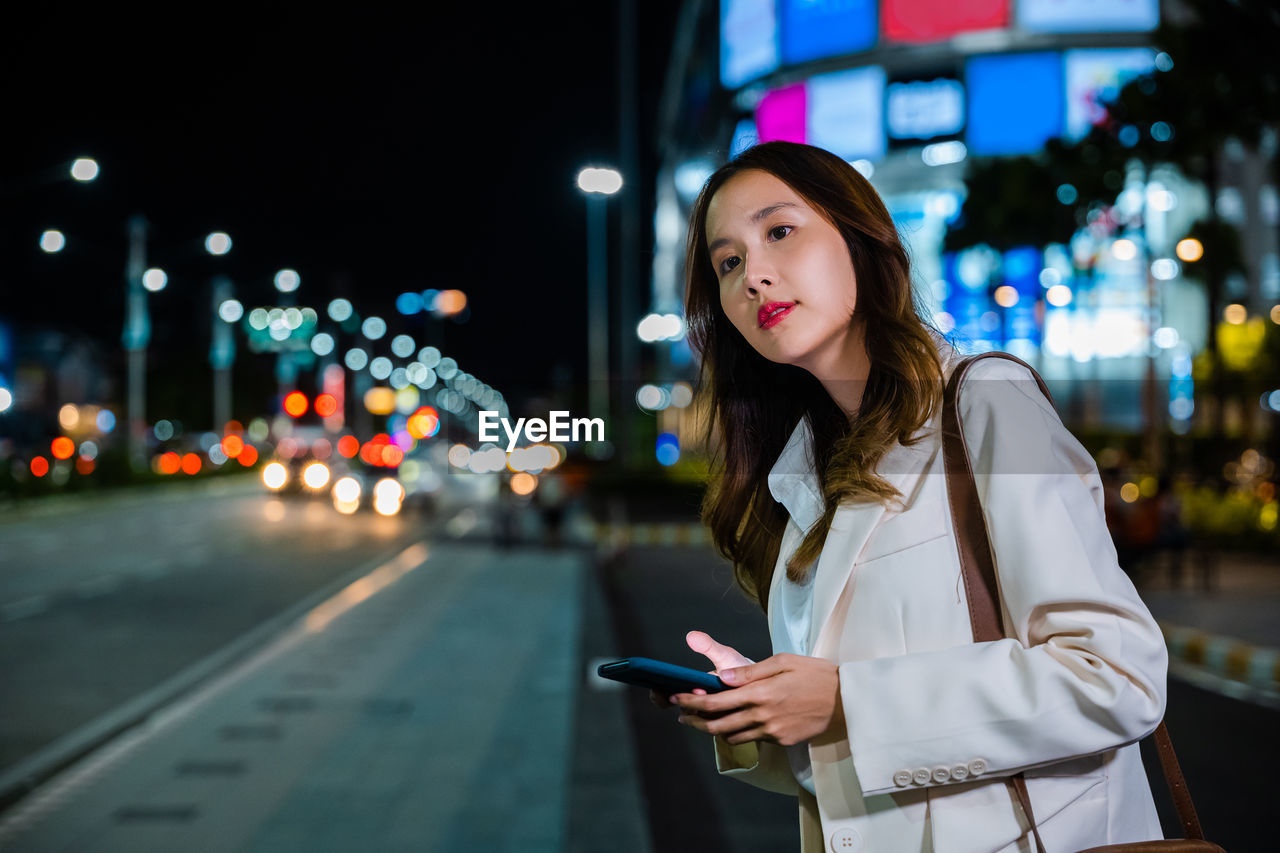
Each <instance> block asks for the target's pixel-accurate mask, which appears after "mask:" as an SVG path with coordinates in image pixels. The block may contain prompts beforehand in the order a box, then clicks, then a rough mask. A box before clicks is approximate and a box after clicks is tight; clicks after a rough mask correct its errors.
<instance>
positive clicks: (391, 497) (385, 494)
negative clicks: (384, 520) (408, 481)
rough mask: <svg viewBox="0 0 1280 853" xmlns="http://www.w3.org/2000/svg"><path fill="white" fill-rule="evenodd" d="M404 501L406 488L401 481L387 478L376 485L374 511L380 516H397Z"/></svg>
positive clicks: (374, 489)
mask: <svg viewBox="0 0 1280 853" xmlns="http://www.w3.org/2000/svg"><path fill="white" fill-rule="evenodd" d="M403 500H404V486H402V485H400V481H399V480H396V479H394V478H391V477H385V478H383V479H381V480H379V481H378V482H377V483H375V484H374V487H373V509H374V512H376V513H378V514H379V515H395V514H396V513H398V512H399V511H400V504H401V502H402V501H403Z"/></svg>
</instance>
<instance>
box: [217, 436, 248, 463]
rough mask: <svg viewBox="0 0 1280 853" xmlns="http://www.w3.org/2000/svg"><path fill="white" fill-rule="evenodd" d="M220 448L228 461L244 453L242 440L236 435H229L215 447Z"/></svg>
mask: <svg viewBox="0 0 1280 853" xmlns="http://www.w3.org/2000/svg"><path fill="white" fill-rule="evenodd" d="M217 446H219V447H221V448H222V452H223V454H224V455H226V457H227V458H228V459H235V458H236V457H237V456H239V455H240V454H241V453H243V452H244V439H242V438H241V437H240V436H238V435H229V436H227V437H226V438H224V439H222V444H221V445H217Z"/></svg>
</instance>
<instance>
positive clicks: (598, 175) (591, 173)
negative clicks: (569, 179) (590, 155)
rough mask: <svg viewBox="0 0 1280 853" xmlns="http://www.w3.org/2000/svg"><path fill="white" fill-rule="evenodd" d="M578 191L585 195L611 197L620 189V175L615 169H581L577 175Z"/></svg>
mask: <svg viewBox="0 0 1280 853" xmlns="http://www.w3.org/2000/svg"><path fill="white" fill-rule="evenodd" d="M578 189H580V190H582V191H583V192H587V193H601V194H602V195H613V194H614V193H616V192H617V191H618V190H620V189H622V174H621V173H620V172H618V171H617V170H616V169H597V168H587V169H583V170H582V171H581V172H579V173H578Z"/></svg>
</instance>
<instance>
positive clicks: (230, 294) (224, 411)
mask: <svg viewBox="0 0 1280 853" xmlns="http://www.w3.org/2000/svg"><path fill="white" fill-rule="evenodd" d="M204 248H205V251H207V252H208V253H209V254H211V255H215V256H221V255H225V254H226V253H227V252H229V251H231V238H230V237H229V236H227V234H225V233H224V232H222V231H215V232H213V233H212V234H210V235H209V236H208V237H206V238H205V241H204ZM212 292H213V335H212V339H211V340H210V342H209V365H210V366H211V367H212V368H213V429H214V431H215V432H221V431H222V430H223V429H225V428H226V424H227V422H228V421H230V420H231V365H232V364H234V363H235V360H236V343H235V336H234V335H233V334H232V331H231V324H232V323H233V322H235V321H234V320H231V321H228V320H226V319H225V317H224V310H223V309H224V306H227V309H228V311H227V313H228V314H230V313H234V309H232V308H231V307H230V306H229V305H228V303H230V302H232V301H233V299H234V287H233V285H232V283H231V279H230V278H228V277H227V276H225V275H216V276H214V277H213V282H212ZM237 319H239V318H238V317H237Z"/></svg>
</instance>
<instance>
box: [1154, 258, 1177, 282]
mask: <svg viewBox="0 0 1280 853" xmlns="http://www.w3.org/2000/svg"><path fill="white" fill-rule="evenodd" d="M1151 277H1152V278H1154V279H1155V280H1156V281H1172V280H1173V279H1175V278H1177V277H1178V262H1177V261H1175V260H1174V259H1173V258H1157V259H1156V260H1154V261H1152V262H1151Z"/></svg>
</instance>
